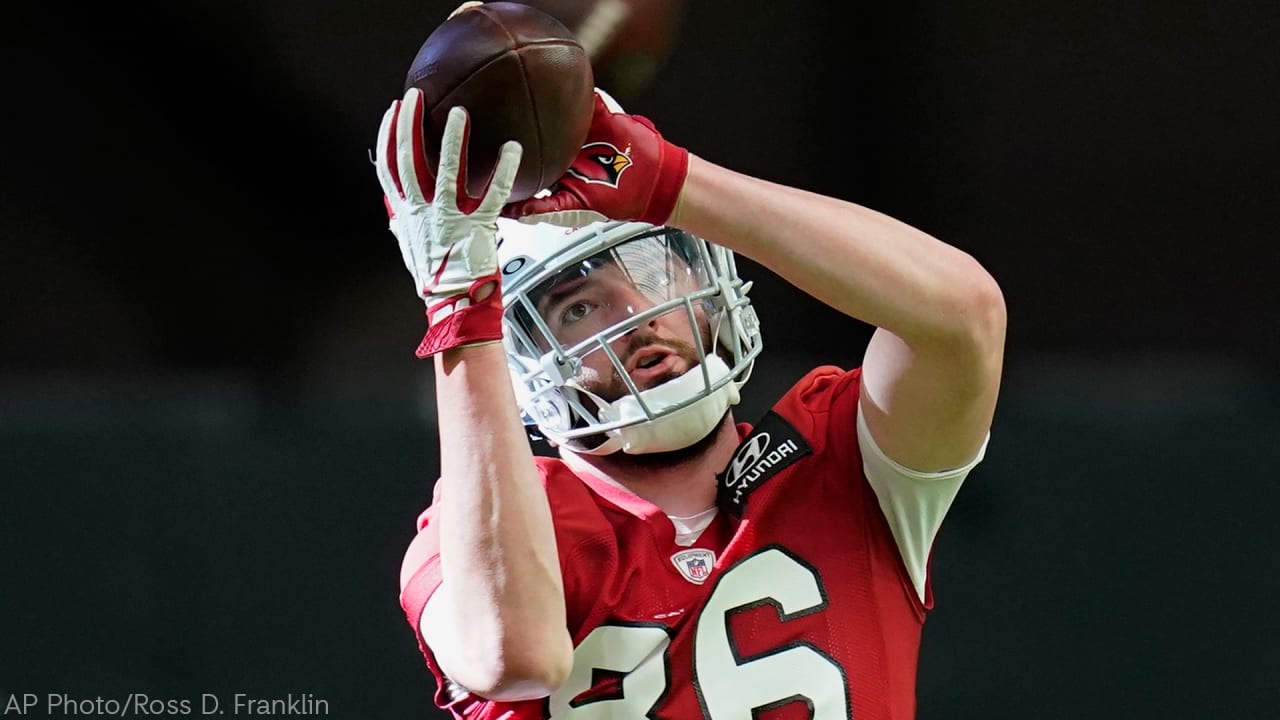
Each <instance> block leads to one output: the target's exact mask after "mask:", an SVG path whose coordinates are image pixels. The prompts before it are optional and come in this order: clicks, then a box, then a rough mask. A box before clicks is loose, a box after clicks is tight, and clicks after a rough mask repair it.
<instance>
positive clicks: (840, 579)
mask: <svg viewBox="0 0 1280 720" xmlns="http://www.w3.org/2000/svg"><path fill="white" fill-rule="evenodd" d="M859 375H860V371H859V370H857V369H855V370H851V371H846V370H841V369H839V368H835V367H828V366H824V367H820V368H817V369H815V370H813V371H811V372H810V373H809V374H807V375H806V376H805V377H804V378H803V379H801V380H800V382H798V383H797V384H796V385H795V386H794V387H793V388H792V389H791V390H790V391H788V392H787V393H786V395H784V396H783V397H782V399H781V400H779V401H778V403H777V404H776V405H774V407H773V409H772V410H771V411H770V412H769V413H767V414H766V415H765V417H764V418H763V419H762V420H761V421H760V422H758V423H756V424H755V425H753V426H751V425H747V424H745V423H742V424H739V426H738V430H739V435H740V437H741V440H742V443H741V445H740V446H739V448H738V450H737V452H736V453H735V455H734V458H733V460H732V462H731V463H730V465H729V467H728V468H726V469H725V471H724V472H723V473H722V474H721V475H720V476H718V478H717V480H718V488H719V489H718V504H719V506H720V510H721V511H720V512H719V513H718V514H717V516H716V518H715V520H714V521H712V523H711V525H710V526H708V527H707V529H706V530H705V531H703V532H702V534H701V535H700V536H699V537H698V539H697V540H696V541H695V542H694V543H693V544H692V545H689V546H681V545H677V544H676V543H675V530H674V527H673V525H672V523H671V521H670V519H669V518H668V517H667V516H666V515H664V514H663V512H662V511H661V510H660V509H659V508H657V507H655V506H654V505H652V504H650V503H648V502H647V501H645V500H642V499H640V498H638V497H636V496H634V495H632V494H631V493H628V492H626V491H625V490H623V489H621V488H618V487H617V486H615V485H613V484H611V483H609V482H606V481H604V480H602V479H600V478H597V477H592V476H590V475H579V474H575V473H574V472H573V471H571V470H570V469H569V468H568V467H567V466H566V465H565V464H564V462H563V461H561V460H560V459H558V458H547V457H538V458H536V461H537V463H538V468H539V471H540V473H541V475H542V477H543V480H544V483H545V486H546V491H547V497H548V499H549V501H550V506H551V510H552V515H553V518H554V523H555V529H556V540H557V544H558V550H559V556H560V564H561V569H562V572H563V575H564V589H565V599H566V606H567V613H568V626H569V631H570V634H571V636H572V638H573V644H574V648H575V649H574V665H573V669H572V671H571V673H570V676H569V678H568V680H567V681H566V682H565V683H564V685H563V686H562V687H561V688H560V689H559V690H558V691H557V692H556V693H555V694H554V695H552V696H551V697H550V698H544V699H540V700H530V701H523V702H492V701H488V700H486V699H483V698H480V697H478V696H475V695H472V694H469V693H467V692H466V691H465V690H463V689H461V688H459V687H458V686H456V685H453V684H452V683H450V682H449V681H448V680H447V679H446V678H445V677H444V676H443V674H442V672H441V670H440V668H439V666H438V664H437V663H436V661H435V659H434V656H433V655H432V653H431V651H430V648H428V647H427V646H426V645H425V644H424V643H423V641H422V634H421V631H420V625H419V623H420V620H421V615H422V611H423V608H424V606H425V605H426V601H427V599H428V598H429V597H430V594H431V593H432V592H433V591H434V590H435V588H436V587H437V586H438V585H439V583H440V564H439V555H438V547H439V546H438V538H433V537H432V535H431V534H432V533H433V531H434V525H433V518H434V515H433V509H432V508H428V509H427V510H426V512H424V513H423V514H422V515H421V517H420V518H419V526H420V528H421V531H422V532H425V533H428V536H427V541H428V543H429V544H430V546H431V547H432V552H431V553H430V558H429V559H428V561H427V562H426V563H425V564H424V565H423V566H422V567H421V568H420V569H418V570H417V572H416V573H415V574H414V575H413V576H412V577H411V578H410V580H409V581H408V583H407V584H406V586H405V588H404V591H403V592H402V595H401V604H402V606H403V608H404V610H405V613H406V615H407V618H408V620H409V622H410V624H411V625H412V626H413V628H414V631H415V633H417V637H418V641H419V644H420V647H421V649H422V651H423V655H424V657H425V658H426V662H427V665H428V667H429V668H430V669H431V672H432V673H433V674H434V675H435V677H436V680H437V682H438V684H439V689H438V691H437V693H436V702H437V704H438V705H439V706H440V707H442V708H447V709H448V710H450V711H451V712H452V713H453V714H454V715H455V716H457V717H460V718H468V719H472V718H485V719H492V720H497V719H498V718H503V719H504V720H521V719H524V718H565V719H566V720H602V719H604V718H637V719H638V718H645V717H648V718H655V719H656V718H663V719H670V720H684V719H686V718H708V719H709V720H757V719H758V720H790V719H791V718H810V717H812V718H814V720H835V719H836V718H854V717H856V718H858V720H879V719H886V718H897V719H898V720H908V719H909V718H912V717H914V713H915V679H916V664H917V658H918V656H919V649H920V633H921V628H922V624H923V622H924V618H925V612H926V610H927V609H928V608H929V607H931V605H932V596H931V594H930V591H929V588H928V584H927V582H924V583H923V585H920V584H918V583H917V584H913V581H912V578H911V576H910V573H908V571H907V569H906V566H905V565H904V562H903V560H902V555H901V553H900V552H899V549H898V546H897V544H896V543H895V538H894V535H893V532H892V531H891V530H890V527H889V524H888V522H887V521H886V518H885V514H884V512H882V510H881V505H880V502H879V501H878V498H877V495H876V492H875V490H873V487H872V485H871V484H870V483H869V482H868V480H867V478H866V476H865V474H864V472H863V460H862V457H861V455H860V451H859V448H858V442H857V440H856V437H857V435H856V421H857V408H858V389H859ZM922 582H923V581H922ZM920 590H923V593H921V592H920Z"/></svg>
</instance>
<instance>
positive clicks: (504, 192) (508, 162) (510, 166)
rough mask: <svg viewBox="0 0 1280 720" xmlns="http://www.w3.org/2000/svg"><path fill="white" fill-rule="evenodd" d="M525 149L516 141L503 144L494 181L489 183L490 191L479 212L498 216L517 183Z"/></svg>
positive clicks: (485, 196) (495, 169)
mask: <svg viewBox="0 0 1280 720" xmlns="http://www.w3.org/2000/svg"><path fill="white" fill-rule="evenodd" d="M522 153H523V147H522V146H521V145H520V143H518V142H516V141H515V140H508V141H507V142H505V143H503V145H502V149H501V150H499V151H498V163H497V165H496V166H495V167H494V169H493V179H491V180H490V181H489V190H488V192H486V193H485V195H484V200H482V201H481V202H480V207H479V211H480V212H482V213H487V214H489V215H493V216H496V215H497V214H498V211H500V210H501V209H502V206H503V205H506V204H507V199H508V198H510V197H511V187H512V186H513V185H515V182H516V171H517V170H519V169H520V155H521V154H522Z"/></svg>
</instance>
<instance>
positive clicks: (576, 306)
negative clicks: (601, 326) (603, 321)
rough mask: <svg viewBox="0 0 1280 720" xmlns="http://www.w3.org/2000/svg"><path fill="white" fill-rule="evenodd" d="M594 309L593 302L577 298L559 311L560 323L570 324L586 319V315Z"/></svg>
mask: <svg viewBox="0 0 1280 720" xmlns="http://www.w3.org/2000/svg"><path fill="white" fill-rule="evenodd" d="M595 309H596V306H595V304H593V303H591V302H588V301H586V300H577V301H574V302H571V303H568V304H567V305H565V306H564V309H562V310H561V311H560V324H561V325H572V324H573V323H576V322H580V321H582V320H584V319H586V317H587V316H588V315H590V314H591V313H592V311H594V310H595Z"/></svg>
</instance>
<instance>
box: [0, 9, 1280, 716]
mask: <svg viewBox="0 0 1280 720" xmlns="http://www.w3.org/2000/svg"><path fill="white" fill-rule="evenodd" d="M453 6H454V3H452V2H450V3H441V2H434V1H431V2H407V1H403V0H376V1H374V0H368V1H366V2H359V3H354V2H338V1H336V0H310V1H309V2H302V1H301V0H288V1H286V0H275V1H269V2H261V3H249V2H240V3H215V2H210V1H208V0H188V2H183V3H157V2H142V3H132V4H128V5H127V6H119V5H117V4H98V5H97V6H95V7H78V8H75V9H71V8H68V7H65V6H61V5H55V4H45V5H44V6H43V7H42V8H41V9H33V8H19V9H12V8H11V9H8V10H6V15H7V17H8V20H7V22H6V23H5V24H6V26H7V28H6V29H7V30H8V31H9V32H7V33H6V35H7V36H8V37H7V39H6V42H5V43H4V44H3V46H0V58H2V59H3V62H4V66H5V67H6V68H7V69H8V72H7V73H6V83H5V85H4V86H3V91H2V92H3V95H2V97H3V98H4V108H5V110H4V117H5V123H4V126H5V128H6V132H5V135H4V137H5V143H4V154H3V159H2V160H0V267H2V268H3V280H4V282H3V284H2V285H0V288H2V290H0V291H2V292H3V295H2V297H3V302H2V303H0V323H2V325H0V330H2V334H0V349H2V350H0V481H3V482H2V483H0V488H3V490H0V492H2V493H3V495H2V496H0V497H2V498H3V499H2V501H0V648H3V651H2V652H0V703H3V702H5V701H6V700H7V698H8V695H9V693H24V692H33V693H67V694H69V695H70V696H72V697H89V698H92V697H95V696H98V695H101V696H103V697H117V698H118V697H122V696H125V695H127V694H128V693H134V692H137V693H148V694H149V695H151V696H153V697H161V698H183V697H185V698H196V699H198V697H199V695H200V693H202V692H210V693H219V694H223V695H229V694H230V693H234V692H246V693H251V694H258V695H261V696H266V697H274V696H282V695H284V694H286V693H290V692H292V693H294V694H295V695H297V694H300V693H304V692H309V693H313V694H314V696H315V697H319V698H323V699H326V700H328V702H329V704H330V711H331V714H330V716H331V717H342V718H392V717H401V718H403V717H424V718H426V717H434V716H435V714H434V712H433V710H432V709H431V708H430V694H431V691H432V682H431V680H430V677H429V675H428V674H427V673H426V670H425V668H424V666H423V665H422V663H421V659H420V656H419V655H418V650H417V648H416V646H415V644H414V641H413V637H412V634H411V631H410V629H409V628H408V626H407V624H406V623H405V622H404V619H403V616H402V614H401V611H400V609H399V607H398V604H397V598H396V582H397V571H398V565H399V560H400V554H401V553H402V551H403V548H404V546H405V545H406V543H407V542H408V540H409V539H410V537H411V535H412V532H413V522H414V518H415V516H416V514H417V512H418V511H419V510H420V509H421V507H422V506H423V505H424V504H425V502H426V501H427V498H428V496H429V488H430V484H431V481H432V480H433V479H434V477H435V472H436V459H435V448H436V447H437V442H438V441H437V434H436V430H435V426H434V419H433V418H434V409H433V408H434V406H433V400H432V394H431V372H430V368H429V366H428V365H427V364H425V363H421V362H418V361H416V360H414V359H413V356H412V351H413V349H414V347H415V346H416V343H417V341H418V339H419V336H420V333H421V331H422V329H423V328H422V326H423V320H422V316H421V304H420V301H419V300H418V299H417V297H416V296H415V295H414V293H413V288H412V287H411V283H410V281H409V277H408V274H407V273H406V272H405V270H404V268H403V266H402V264H401V261H400V257H399V253H398V250H397V249H396V246H395V241H394V239H393V238H392V237H391V235H390V234H389V232H388V231H387V229H386V222H385V214H384V211H383V208H382V204H381V199H380V190H379V188H378V185H377V182H376V179H375V177H374V173H373V168H372V166H371V164H370V161H369V157H368V149H369V147H370V146H371V144H372V141H373V137H374V135H375V133H376V130H377V125H378V121H379V119H380V117H381V114H382V112H383V110H384V109H385V108H386V106H387V104H388V103H389V102H390V101H391V100H392V99H394V98H396V97H398V96H399V94H400V91H401V83H402V81H403V77H404V72H405V70H406V69H407V67H408V63H409V61H410V60H411V59H412V57H413V55H414V54H415V52H416V51H417V48H418V46H419V45H420V44H421V42H422V40H423V39H424V38H425V37H426V35H427V34H428V33H429V31H430V30H431V29H432V28H433V27H434V26H435V25H436V24H437V23H438V22H440V21H441V20H442V19H443V18H444V17H445V15H447V13H448V12H449V10H451V9H452V8H453ZM1278 30H1280V6H1278V5H1276V4H1274V3H1264V2H1253V3H1248V2H1220V3H1210V2H1190V1H1187V2H1171V3H1149V2H1127V3H1123V2H1122V3H1116V2H1096V1H1093V0H1074V1H1073V2H1066V1H1065V0H1050V1H1049V2H1042V3H1014V2H984V3H911V2H907V3H881V4H880V5H873V4H845V3H820V2H813V1H810V2H794V3H741V2H732V3H731V2H723V1H721V0H697V1H695V2H690V3H687V4H686V6H685V8H684V9H683V11H682V15H681V18H680V25H679V28H678V34H677V44H676V46H675V48H674V50H673V52H672V54H671V56H670V58H669V59H668V60H667V62H665V63H664V65H663V66H662V67H661V69H660V71H659V73H658V75H657V76H656V79H655V82H654V83H652V84H651V85H650V86H648V87H647V88H645V89H644V90H642V91H641V92H638V93H636V94H635V95H633V96H630V97H627V98H625V101H626V103H627V105H628V108H629V109H631V110H633V111H635V112H639V113H642V114H645V115H647V116H649V117H650V118H652V119H653V120H654V121H655V122H656V123H657V124H658V126H659V127H660V128H662V130H663V132H664V134H665V135H666V136H667V137H668V138H669V139H671V140H673V141H674V142H677V143H680V144H683V145H685V146H687V147H689V148H691V149H693V151H694V152H697V153H699V154H701V155H702V156H704V157H706V158H708V159H710V160H713V161H716V162H719V163H721V164H724V165H728V166H730V167H733V168H736V169H739V170H742V171H745V172H748V173H752V174H756V175H760V176H764V177H768V178H770V179H773V180H778V181H781V182H785V183H789V184H793V185H797V186H800V187H804V188H807V189H811V190H816V191H820V192H824V193H827V194H831V195H835V196H839V197H843V198H847V199H849V200H853V201H855V202H859V203H862V204H866V205H868V206H871V207H874V208H876V209H878V210H882V211H885V212H888V213H890V214H892V215H895V216H897V217H899V218H902V219H903V220H906V221H907V222H910V223H912V224H914V225H916V226H918V227H920V228H922V229H924V230H926V231H928V232H931V233H933V234H934V235H936V236H938V237H940V238H942V239H944V240H946V241H947V242H950V243H952V244H954V245H956V246H958V247H960V248H962V249H964V250H966V251H968V252H970V253H972V254H973V255H975V256H976V257H977V258H978V259H979V260H980V261H981V262H982V263H983V264H984V265H985V266H986V267H987V268H988V269H989V270H990V271H991V272H992V274H993V275H994V276H995V277H996V279H997V280H998V281H999V282H1000V284H1001V286H1002V287H1003V289H1004V292H1005V295H1006V300H1007V303H1008V307H1009V341H1008V346H1007V361H1006V368H1007V369H1006V379H1005V384H1004V390H1003V394H1002V396H1001V404H1000V407H999V409H998V412H997V418H996V423H995V427H994V428H993V431H992V441H991V447H990V451H989V454H988V459H987V460H986V462H984V463H983V464H982V465H981V466H979V468H978V469H977V470H975V471H974V473H973V474H972V475H971V476H970V479H969V481H968V482H967V484H966V487H965V489H964V491H963V492H962V493H961V495H960V498H959V499H958V500H957V503H956V505H955V507H954V509H953V511H952V514H951V515H950V516H949V519H948V523H947V526H946V527H945V528H944V531H943V533H942V535H941V536H940V538H939V542H938V545H937V548H936V553H935V556H934V563H933V568H934V575H933V577H934V583H935V591H936V596H937V608H936V609H935V611H934V612H933V614H932V615H931V617H930V620H929V622H928V624H927V626H926V633H925V641H924V647H923V650H922V657H921V667H920V692H919V696H920V717H921V718H922V720H923V719H925V718H979V717H980V718H1027V717H1036V718H1059V717H1061V718H1075V717H1081V716H1094V717H1105V718H1113V717H1114V718H1171V717H1173V718H1184V717H1185V718H1190V717H1246V716H1252V717H1264V716H1271V715H1273V714H1275V712H1276V711H1275V707H1276V706H1277V704H1278V703H1280V681H1277V680H1276V678H1275V674H1276V668H1277V665H1276V662H1275V660H1274V657H1273V655H1272V652H1273V648H1274V647H1276V646H1277V644H1280V621H1277V620H1276V616H1275V614H1274V613H1273V612H1272V608H1271V604H1272V599H1273V598H1274V597H1276V596H1277V594H1278V593H1280V582H1278V581H1277V572H1276V571H1277V562H1276V559H1275V555H1274V552H1275V550H1276V548H1277V547H1280V531H1278V530H1277V523H1276V521H1275V519H1274V512H1273V510H1272V508H1274V507H1276V506H1277V504H1280V488H1278V487H1277V471H1276V468H1277V467H1278V466H1280V381H1277V379H1276V369H1277V367H1280V330H1278V329H1277V313H1278V311H1280V303H1277V291H1276V287H1277V285H1280V283H1278V282H1277V275H1280V252H1278V251H1277V249H1276V235H1277V229H1278V228H1280V222H1278V221H1280V200H1277V199H1276V193H1277V190H1278V189H1280V165H1278V163H1277V161H1280V148H1278V147H1277V145H1278V143H1277V133H1276V128H1280V97H1278V96H1280V52H1278V51H1277V48H1276V45H1275V43H1276V40H1275V38H1276V37H1277V31H1278ZM803 243H804V238H796V248H797V251H803ZM741 265H742V273H743V275H745V276H747V277H749V278H753V279H756V280H757V290H756V291H754V292H753V297H754V298H755V299H756V304H757V306H758V309H759V311H760V313H761V318H762V322H763V328H764V333H765V341H766V350H765V356H764V358H763V359H762V360H761V362H760V363H759V364H758V366H757V371H756V375H755V377H754V378H753V380H752V383H751V385H750V386H748V395H749V398H748V399H747V400H746V401H745V402H744V404H743V406H742V408H741V411H740V413H739V415H740V417H742V418H743V419H753V418H754V416H755V415H757V414H758V413H760V412H762V411H763V410H764V408H766V407H767V406H768V403H769V401H770V400H771V399H772V398H773V397H776V396H777V395H778V394H780V393H781V392H782V391H783V389H785V387H786V386H787V385H788V384H789V383H790V382H791V381H792V380H794V379H796V378H797V377H798V376H799V375H800V374H801V373H802V372H803V370H804V369H806V368H807V367H809V366H811V365H813V364H815V363H819V362H831V363H836V364H841V365H850V366H851V365H856V364H857V363H858V362H859V360H860V357H861V352H862V348H863V346H864V344H865V342H866V340H867V338H868V337H869V335H870V328H868V327H866V326H864V325H862V324H860V323H859V322H857V321H854V320H849V319H847V318H843V317H841V316H839V315H837V314H836V313H834V312H833V311H831V310H829V309H827V308H825V307H823V306H820V305H818V304H817V303H816V302H814V301H812V300H811V299H809V298H807V297H805V296H803V295H802V294H800V293H799V292H798V291H796V290H794V289H793V288H790V287H788V286H786V285H785V284H782V283H780V282H778V281H777V280H776V279H774V278H773V277H772V276H771V275H769V274H768V272H767V271H766V270H764V269H762V268H759V267H758V266H755V265H753V264H752V263H750V262H748V261H743V262H742V263H741Z"/></svg>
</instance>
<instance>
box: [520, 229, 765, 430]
mask: <svg viewBox="0 0 1280 720" xmlns="http://www.w3.org/2000/svg"><path fill="white" fill-rule="evenodd" d="M498 235H499V240H498V243H499V244H498V262H499V264H500V266H501V268H502V294H503V316H502V319H503V344H504V346H505V348H506V352H507V361H508V364H509V366H510V369H511V379H512V383H513V384H514V386H515V391H516V399H517V401H518V403H519V405H520V410H521V412H522V414H523V416H524V421H525V424H526V425H536V426H537V427H538V430H539V431H540V432H541V434H542V436H543V437H545V438H546V439H548V440H550V441H551V442H554V443H556V444H558V445H563V446H565V447H568V448H570V449H572V450H574V451H576V452H582V453H589V454H593V455H606V454H610V453H614V452H617V451H619V450H621V451H623V452H625V453H631V454H638V453H652V452H663V451H668V450H677V449H680V448H684V447H688V446H689V445H692V444H693V443H695V442H697V441H698V440H701V439H702V438H704V437H706V436H707V434H708V433H710V432H711V431H712V430H713V429H715V427H716V426H717V425H718V424H719V422H720V421H721V420H722V419H723V418H724V415H725V413H726V412H727V411H728V409H729V407H730V406H732V405H735V404H737V402H738V398H739V394H738V391H739V390H740V389H741V387H742V386H743V385H745V384H746V382H747V380H748V378H749V377H750V374H751V368H752V365H753V364H754V362H755V358H756V356H757V355H758V354H759V353H760V348H761V339H760V327H759V322H758V320H757V319H756V314H755V310H754V309H753V308H752V307H751V301H750V300H749V299H747V297H746V295H747V291H748V290H749V289H750V286H751V284H750V283H744V282H743V281H742V280H741V279H740V278H739V277H738V271H737V267H736V265H735V262H734V256H733V253H732V252H731V251H729V250H728V249H726V248H723V247H720V246H718V245H714V244H712V243H710V242H707V241H705V240H702V239H701V238H698V237H695V236H693V235H690V234H688V233H685V232H683V231H681V230H677V229H675V228H669V227H661V226H654V225H649V224H647V223H640V222H598V223H593V224H591V225H587V226H584V227H581V228H566V227H561V226H557V225H550V224H546V223H539V224H534V225H527V224H522V223H520V222H517V221H514V220H508V219H505V218H503V219H500V220H499V221H498ZM605 293H611V294H607V295H606V294H605ZM624 294H625V299H624ZM655 327H659V328H662V329H663V331H664V332H666V333H668V335H669V334H671V333H673V332H675V333H677V334H680V335H682V336H684V337H685V338H687V340H688V342H684V343H682V342H681V340H679V339H675V338H661V339H659V336H658V335H657V334H656V333H655V332H654V331H653V330H652V329H650V331H649V332H647V333H644V332H637V331H639V330H640V329H641V328H655ZM624 338H626V340H623V339H624ZM646 338H647V339H646ZM619 340H622V342H618V341H619ZM637 344H638V345H637ZM640 346H643V348H642V347H640ZM646 348H647V349H646ZM655 348H656V349H655ZM593 353H597V355H594V356H593V355H592V354H593ZM672 354H674V355H678V356H681V357H683V358H684V360H685V362H686V364H687V365H689V367H687V368H686V369H685V370H684V372H683V374H680V375H676V371H675V370H674V368H675V367H676V366H677V362H676V361H672V362H671V363H666V357H667V355H672ZM637 357H640V358H641V359H640V360H638V361H637V362H639V363H644V362H648V361H649V360H650V359H653V358H656V359H657V361H656V362H655V365H661V366H662V367H666V368H672V369H671V370H669V371H667V372H666V373H665V374H663V375H661V376H660V377H654V375H658V374H659V371H658V370H657V369H655V370H654V371H653V373H650V375H651V377H650V380H649V381H651V382H655V383H657V384H654V385H652V386H651V387H648V388H646V389H640V388H639V387H638V386H637V383H636V381H635V380H634V379H633V377H632V373H630V372H628V370H627V365H628V363H630V362H631V361H632V360H633V359H635V358H637ZM603 358H607V363H606V362H605V361H604V360H603ZM637 367H639V366H637ZM635 370H636V368H635V367H633V371H635ZM639 372H642V373H643V371H642V370H641V371H639ZM606 375H608V376H609V377H608V383H605V382H604V378H605V376H606ZM649 381H647V382H649ZM604 387H608V388H610V391H609V392H607V393H606V392H604V391H603V390H602V388H604ZM610 395H611V396H610Z"/></svg>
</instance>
